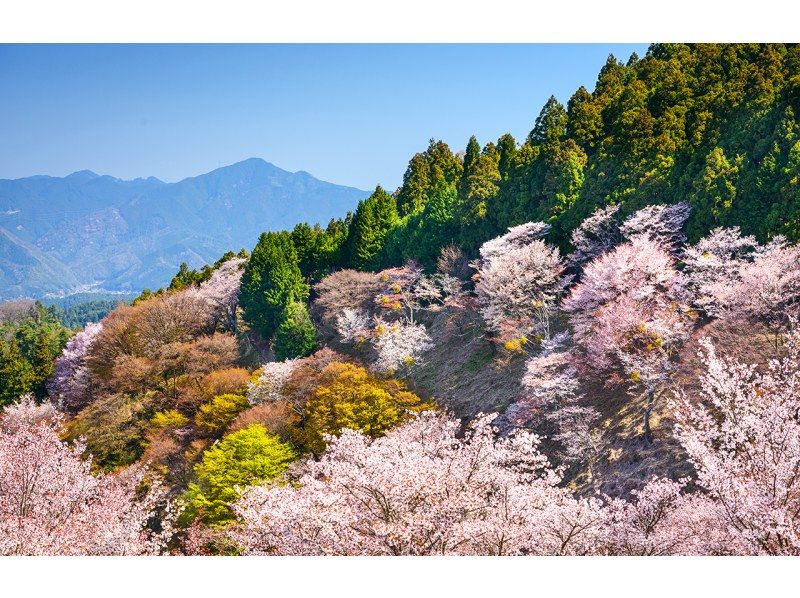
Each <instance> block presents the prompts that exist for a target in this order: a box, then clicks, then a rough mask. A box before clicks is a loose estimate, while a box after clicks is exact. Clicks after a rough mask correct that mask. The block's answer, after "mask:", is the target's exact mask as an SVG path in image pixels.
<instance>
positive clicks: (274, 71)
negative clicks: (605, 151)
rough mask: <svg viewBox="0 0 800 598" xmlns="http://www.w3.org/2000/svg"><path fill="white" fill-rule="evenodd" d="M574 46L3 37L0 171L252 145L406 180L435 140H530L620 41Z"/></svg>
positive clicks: (247, 151)
mask: <svg viewBox="0 0 800 598" xmlns="http://www.w3.org/2000/svg"><path fill="white" fill-rule="evenodd" d="M633 51H635V52H637V53H638V54H639V55H640V56H642V55H644V53H645V52H646V51H647V46H646V45H643V44H577V45H387V46H374V45H339V46H330V45H277V46H276V45H0V138H2V143H0V178H18V177H23V176H29V175H33V174H49V175H54V176H63V175H66V174H69V173H70V172H73V171H76V170H82V169H90V170H94V171H95V172H98V173H100V174H111V175H114V176H117V177H120V178H125V179H130V178H136V177H140V176H151V175H152V176H156V177H158V178H160V179H163V180H165V181H177V180H180V179H182V178H184V177H187V176H193V175H196V174H200V173H203V172H207V171H209V170H213V169H214V168H217V167H219V166H224V165H227V164H231V163H233V162H237V161H239V160H243V159H245V158H249V157H253V156H256V157H261V158H264V159H265V160H267V161H269V162H272V163H274V164H276V165H277V166H280V167H281V168H284V169H286V170H291V171H296V170H306V171H308V172H310V173H311V174H313V175H314V176H316V177H318V178H321V179H324V180H328V181H332V182H335V183H339V184H345V185H352V186H355V187H360V188H362V189H370V188H373V187H374V186H375V185H376V184H377V183H380V184H382V185H384V186H385V187H387V188H389V189H391V190H393V189H394V188H395V187H396V186H397V185H399V184H400V182H401V180H402V176H403V172H404V170H405V167H406V164H407V163H408V160H409V158H410V157H411V156H412V155H413V154H414V153H415V152H417V151H421V150H423V149H425V147H426V146H427V141H428V139H429V138H431V137H435V138H437V139H444V140H445V141H446V142H447V143H448V144H450V146H451V147H452V148H453V149H454V150H458V149H463V147H465V146H466V142H467V140H468V139H469V136H470V135H472V134H475V135H477V137H478V140H479V141H480V142H481V144H483V143H485V142H486V141H489V140H495V139H497V137H499V136H500V135H502V134H503V133H505V132H510V133H512V134H513V135H514V136H515V137H516V138H517V139H521V138H523V137H524V136H525V135H527V133H528V131H529V130H530V129H531V128H532V126H533V122H534V120H535V118H536V116H537V114H538V113H539V110H540V109H541V107H542V105H543V104H544V102H545V101H546V100H547V98H548V97H549V96H550V95H551V94H553V95H555V96H556V97H557V98H559V99H560V100H561V101H562V102H564V103H566V101H567V100H568V99H569V96H570V95H571V94H572V93H573V92H574V91H575V89H577V88H578V87H579V86H580V85H585V86H586V87H587V88H589V89H590V90H591V89H592V88H593V87H594V84H595V81H596V78H597V73H598V71H599V69H600V67H601V66H602V65H603V63H604V62H605V60H606V57H607V56H608V54H609V53H613V54H614V55H615V56H617V58H619V59H621V60H623V61H625V60H627V59H628V57H629V55H630V53H631V52H633Z"/></svg>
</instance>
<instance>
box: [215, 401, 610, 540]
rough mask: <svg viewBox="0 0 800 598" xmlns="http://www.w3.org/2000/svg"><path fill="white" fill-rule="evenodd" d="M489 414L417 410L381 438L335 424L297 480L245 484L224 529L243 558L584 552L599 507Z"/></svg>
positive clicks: (530, 443)
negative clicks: (455, 415) (499, 432)
mask: <svg viewBox="0 0 800 598" xmlns="http://www.w3.org/2000/svg"><path fill="white" fill-rule="evenodd" d="M491 419H492V418H491V417H479V418H478V419H477V420H476V421H475V422H473V425H472V427H471V428H470V429H468V430H467V431H466V433H465V434H464V435H463V436H462V435H460V434H459V428H460V425H459V422H458V421H457V420H455V419H452V418H450V417H447V416H444V415H441V414H435V413H431V412H426V413H423V414H421V415H420V416H418V417H415V418H414V419H413V420H411V421H409V422H407V423H406V424H404V425H402V426H400V427H399V428H396V429H394V430H392V431H390V432H388V433H387V434H386V435H385V436H383V437H381V438H378V439H375V440H370V439H369V438H368V437H366V436H364V435H362V434H360V433H358V432H354V431H352V430H344V431H343V432H342V434H341V435H340V436H339V437H338V438H329V439H328V442H329V444H328V449H327V451H326V452H325V453H324V454H323V455H322V457H321V458H320V460H319V461H314V460H308V461H306V462H305V463H304V464H303V466H302V469H301V470H300V472H299V474H300V475H299V478H298V480H297V484H278V485H275V484H272V485H266V486H259V487H255V488H251V489H250V490H249V491H247V492H245V494H244V495H243V497H242V498H241V499H240V500H239V501H238V502H237V503H236V505H235V510H236V512H237V513H238V515H239V516H240V517H241V519H242V524H241V525H239V526H238V527H236V528H234V529H233V530H231V532H230V534H231V536H232V538H233V539H234V541H235V542H236V543H237V544H238V545H239V546H240V547H241V549H242V550H243V552H244V553H245V554H283V555H354V554H359V555H427V554H473V555H506V554H588V553H591V552H593V551H594V550H595V547H596V546H598V545H599V541H598V538H599V536H600V534H601V533H602V530H603V521H604V512H603V510H602V507H601V504H600V502H599V501H598V500H595V499H582V498H581V499H578V498H575V497H573V496H572V495H571V493H570V492H569V491H568V490H566V489H563V488H560V487H559V486H558V483H559V481H560V479H559V476H558V475H557V473H556V472H555V471H553V470H552V469H551V468H550V466H549V465H548V462H547V459H546V458H545V457H543V456H542V455H541V454H540V453H539V451H538V449H537V446H538V443H539V440H538V438H537V437H536V436H534V435H531V434H529V433H526V432H518V433H516V434H512V435H511V436H509V437H507V438H503V439H498V438H496V436H495V435H494V432H493V430H492V428H491V425H490V420H491Z"/></svg>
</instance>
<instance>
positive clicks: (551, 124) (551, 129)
mask: <svg viewBox="0 0 800 598" xmlns="http://www.w3.org/2000/svg"><path fill="white" fill-rule="evenodd" d="M566 130H567V111H566V110H564V105H563V104H562V103H561V102H559V101H558V100H557V99H556V98H555V96H550V98H549V99H548V100H547V102H545V105H544V107H543V108H542V111H541V112H540V113H539V116H538V117H537V118H536V123H535V124H534V125H533V129H532V130H531V132H530V133H529V134H528V143H530V144H531V145H542V144H545V143H553V142H556V141H559V140H560V139H561V138H562V137H564V135H565V133H566Z"/></svg>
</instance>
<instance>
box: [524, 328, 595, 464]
mask: <svg viewBox="0 0 800 598" xmlns="http://www.w3.org/2000/svg"><path fill="white" fill-rule="evenodd" d="M568 339H569V334H568V333H567V332H561V333H559V334H557V335H555V336H554V337H553V339H552V340H551V341H548V342H545V343H544V344H543V347H542V351H541V352H540V353H539V354H538V355H535V356H532V357H530V358H529V359H528V361H527V362H526V364H525V369H526V371H525V375H524V376H523V378H522V384H523V386H524V387H525V390H526V393H525V396H524V397H523V398H522V399H521V400H519V401H518V402H517V403H516V404H515V405H514V406H513V409H512V410H511V412H512V417H511V418H510V419H511V422H512V424H515V425H522V424H526V423H527V424H528V425H537V424H538V423H541V422H542V421H545V422H548V423H550V424H551V426H552V427H553V428H554V429H555V432H554V434H553V436H552V438H553V440H555V441H556V442H558V443H559V444H560V445H561V447H562V451H561V452H560V454H559V455H558V456H559V457H560V459H561V460H562V461H564V462H565V463H570V464H571V463H584V464H585V465H586V466H587V469H588V471H589V474H590V475H591V471H592V462H593V460H594V457H595V456H596V454H597V450H598V445H599V426H598V424H599V420H600V413H599V412H598V411H597V410H596V409H595V408H593V407H591V406H588V405H586V404H585V403H584V402H583V396H582V395H580V394H579V393H578V390H579V387H580V383H579V381H578V372H577V371H576V370H575V368H574V366H573V365H572V363H573V360H574V356H573V355H572V354H571V353H570V352H569V351H568V350H567V349H566V348H565V345H566V344H567V342H568Z"/></svg>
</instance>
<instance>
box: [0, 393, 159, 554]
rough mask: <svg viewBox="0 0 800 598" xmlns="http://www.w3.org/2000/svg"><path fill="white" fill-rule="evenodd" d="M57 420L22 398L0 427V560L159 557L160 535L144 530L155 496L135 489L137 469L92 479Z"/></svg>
mask: <svg viewBox="0 0 800 598" xmlns="http://www.w3.org/2000/svg"><path fill="white" fill-rule="evenodd" d="M59 422H60V418H59V416H57V415H55V413H54V412H53V410H52V407H51V406H49V405H42V406H38V405H36V404H35V403H34V401H33V399H32V397H30V396H27V397H23V398H22V400H21V401H20V402H19V403H18V404H16V405H13V406H10V407H7V408H6V409H5V411H4V413H3V416H2V420H1V421H0V554H4V555H12V554H16V555H132V554H157V553H158V552H159V551H160V550H161V549H162V547H163V546H162V544H163V539H164V536H165V535H166V534H167V533H168V531H169V530H168V528H165V530H164V533H163V535H156V534H153V533H151V532H149V531H148V530H147V529H146V527H145V526H146V523H147V521H148V519H149V518H150V517H151V515H152V514H153V509H154V507H155V505H156V502H157V499H158V498H159V492H158V489H157V487H153V488H152V489H151V490H150V491H149V492H147V493H145V496H144V497H137V492H136V488H137V486H138V485H139V483H140V482H141V481H142V478H143V471H142V470H141V469H130V470H127V471H125V472H122V473H120V474H117V475H104V476H100V477H95V476H93V475H92V474H91V472H90V468H91V462H90V461H88V460H83V459H82V458H81V454H82V453H83V451H84V450H85V445H83V444H82V443H80V442H78V443H76V444H75V446H68V445H67V444H65V443H63V442H61V440H60V439H59V437H58V425H59Z"/></svg>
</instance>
